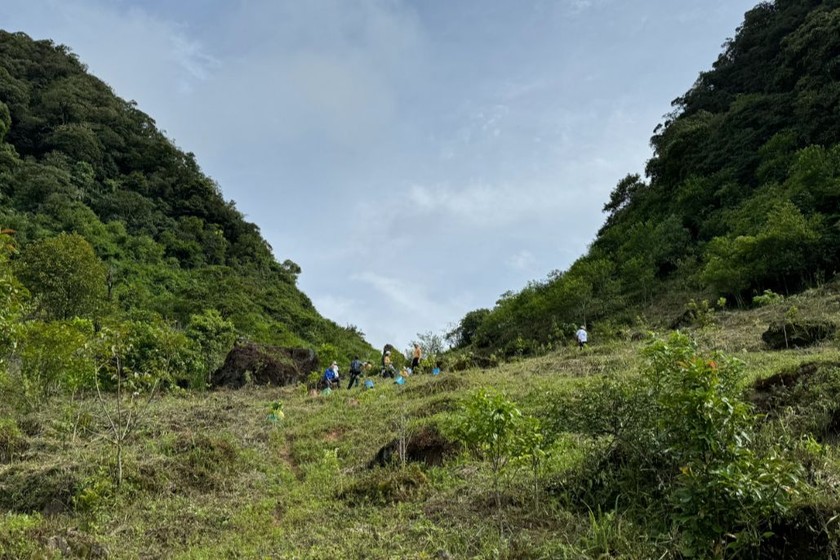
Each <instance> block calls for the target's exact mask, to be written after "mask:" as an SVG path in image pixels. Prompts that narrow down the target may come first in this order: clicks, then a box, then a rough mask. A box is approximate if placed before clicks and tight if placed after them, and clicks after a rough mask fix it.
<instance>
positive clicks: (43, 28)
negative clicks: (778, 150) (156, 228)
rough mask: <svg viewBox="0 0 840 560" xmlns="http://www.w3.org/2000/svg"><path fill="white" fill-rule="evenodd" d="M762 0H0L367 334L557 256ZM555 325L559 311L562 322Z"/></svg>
mask: <svg viewBox="0 0 840 560" xmlns="http://www.w3.org/2000/svg"><path fill="white" fill-rule="evenodd" d="M755 3H757V0H749V1H744V0H178V1H177V2H173V1H171V0H0V28H3V29H5V30H7V31H23V32H24V33H26V34H28V35H29V36H31V37H32V38H34V39H52V40H53V41H55V42H56V43H59V44H64V45H67V46H68V47H70V49H71V50H72V51H73V52H74V53H76V54H77V55H78V57H79V58H80V59H81V61H82V62H84V63H85V64H86V65H87V66H88V68H89V71H90V72H91V73H92V74H94V75H96V76H98V77H99V78H100V79H102V80H104V81H105V82H106V83H108V84H109V85H110V86H111V87H112V88H113V90H114V92H115V93H116V94H117V95H119V96H120V97H122V98H124V99H128V100H134V101H136V102H137V104H138V107H139V108H140V109H141V110H142V111H144V112H146V113H147V114H149V115H150V116H151V117H152V118H153V119H154V120H155V121H156V123H157V125H158V127H159V128H160V129H161V130H163V131H164V132H165V133H166V135H167V136H168V137H169V138H170V139H171V140H172V141H173V142H174V143H175V144H176V145H177V146H178V147H179V148H181V149H183V150H184V151H187V152H192V153H194V154H195V155H196V159H197V161H198V163H199V165H200V166H201V168H202V170H203V171H204V172H205V173H206V174H207V175H209V176H210V177H212V178H213V179H215V180H216V181H217V182H218V183H219V185H220V186H221V189H222V192H223V194H224V196H225V198H226V199H228V200H231V199H232V200H234V201H235V202H236V206H237V208H238V209H239V210H240V211H241V212H242V213H243V214H244V215H245V216H246V219H248V220H249V221H251V222H253V223H255V224H257V225H258V226H259V228H260V230H261V232H262V234H263V236H264V237H265V238H266V240H267V241H268V242H269V243H270V244H271V246H272V248H273V250H274V254H275V257H276V258H277V260H278V261H281V262H282V261H284V260H286V259H291V260H293V261H294V262H296V263H298V264H299V265H300V266H301V268H302V273H301V275H300V277H299V279H298V286H299V287H300V288H301V289H302V290H303V292H304V293H306V294H307V295H308V296H309V297H310V298H311V299H312V301H313V303H314V304H315V307H316V308H317V309H318V311H319V312H320V313H321V314H322V315H324V316H325V317H328V318H330V319H332V320H333V321H335V322H336V323H338V324H340V325H353V326H356V327H357V328H358V329H359V330H361V331H362V332H364V333H365V334H366V338H367V340H368V341H369V342H371V343H372V344H373V345H374V346H377V347H381V346H383V345H384V344H385V343H391V344H394V345H395V346H396V347H397V348H405V347H408V346H409V342H410V341H412V340H415V339H416V338H417V335H418V333H430V332H431V333H433V334H443V333H445V332H446V331H448V330H451V329H452V328H453V327H454V326H456V325H457V323H458V321H459V320H460V319H461V318H462V317H463V316H464V314H466V313H467V312H469V311H471V310H474V309H478V308H492V307H493V306H494V305H495V302H496V301H497V300H498V299H499V297H500V296H501V295H502V294H503V293H505V292H508V291H511V290H512V291H518V290H520V289H522V288H523V287H524V286H525V285H526V284H527V283H528V282H529V281H533V280H541V279H544V278H546V277H547V275H548V274H549V273H550V272H551V271H553V270H565V269H566V268H568V267H569V265H570V264H571V263H573V262H574V261H575V260H576V259H577V258H578V257H580V256H581V255H583V254H584V253H585V252H586V251H587V247H588V245H589V243H591V242H592V240H593V239H594V238H595V234H596V232H597V231H598V229H599V228H600V227H601V225H602V224H603V222H604V215H603V214H602V213H601V208H602V207H603V205H604V203H605V202H606V201H607V200H608V199H609V194H610V192H611V191H612V189H613V187H614V186H615V185H616V183H617V182H618V181H619V180H620V179H622V178H623V177H624V176H626V175H627V174H628V173H643V171H644V166H645V163H646V161H647V160H648V159H649V158H650V156H651V149H650V146H649V140H650V136H651V135H652V132H653V129H654V128H655V127H656V125H657V124H659V123H660V122H662V120H663V116H664V115H665V114H666V113H668V112H669V111H671V110H672V108H671V101H672V100H673V99H675V98H677V97H679V96H680V95H682V94H683V93H685V92H686V91H687V90H688V89H689V88H690V87H691V85H692V84H693V83H694V81H695V80H696V78H697V76H698V74H699V72H701V71H703V70H708V69H709V68H711V65H712V63H713V62H714V61H715V59H716V58H717V56H718V54H719V53H720V52H721V46H722V44H723V43H724V41H725V40H726V39H727V38H730V37H732V36H733V35H734V34H735V31H736V29H737V27H738V26H739V25H740V24H741V23H742V21H743V15H744V12H745V11H747V10H749V9H750V8H752V7H753V5H754V4H755ZM570 320H574V319H573V318H570Z"/></svg>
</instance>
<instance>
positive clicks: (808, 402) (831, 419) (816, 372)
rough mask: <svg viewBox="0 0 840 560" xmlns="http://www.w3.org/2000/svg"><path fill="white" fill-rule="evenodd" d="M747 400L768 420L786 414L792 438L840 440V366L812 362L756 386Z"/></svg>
mask: <svg viewBox="0 0 840 560" xmlns="http://www.w3.org/2000/svg"><path fill="white" fill-rule="evenodd" d="M747 398H748V399H749V400H750V402H752V403H753V405H755V408H756V410H758V412H760V413H762V414H764V415H765V418H766V420H767V421H774V420H775V419H776V418H779V417H781V416H782V415H784V418H785V426H786V430H787V431H788V433H789V434H791V436H793V437H796V436H801V435H806V434H807V435H810V436H812V437H815V438H817V440H818V441H824V442H836V441H837V439H838V437H840V363H838V362H808V363H804V364H802V365H800V366H798V367H796V368H789V369H785V370H782V371H780V372H779V373H776V374H775V375H772V376H770V377H768V378H766V379H761V380H758V381H756V382H755V383H754V384H753V387H752V388H751V389H750V390H749V391H748V392H747Z"/></svg>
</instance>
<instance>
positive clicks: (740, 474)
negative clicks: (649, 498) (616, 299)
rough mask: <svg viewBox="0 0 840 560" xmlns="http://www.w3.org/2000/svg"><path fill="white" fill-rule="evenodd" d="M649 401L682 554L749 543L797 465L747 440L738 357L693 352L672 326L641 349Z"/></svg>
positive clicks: (784, 500)
mask: <svg viewBox="0 0 840 560" xmlns="http://www.w3.org/2000/svg"><path fill="white" fill-rule="evenodd" d="M646 355H647V357H648V359H649V360H650V364H651V367H650V369H649V370H648V373H647V376H646V379H647V382H648V384H649V385H650V387H651V388H652V389H653V394H654V395H655V398H656V402H657V405H658V406H657V408H658V411H657V424H656V428H657V437H656V440H657V441H658V444H659V445H658V449H656V451H657V452H658V453H659V454H661V455H662V456H663V457H665V458H666V459H667V460H668V462H669V463H670V464H671V465H673V468H676V469H678V474H677V475H676V477H675V479H674V481H673V483H672V486H671V490H670V501H671V504H672V507H673V517H672V519H673V522H674V524H675V526H676V528H677V529H678V530H679V531H680V532H681V534H682V541H683V542H682V551H683V554H685V555H686V556H689V557H694V556H699V557H709V556H714V557H720V556H722V554H723V551H724V550H725V549H727V548H728V549H737V548H742V547H745V546H753V545H755V544H757V543H758V542H759V541H760V540H761V538H762V535H761V534H760V532H759V527H760V524H761V523H762V521H763V520H764V519H766V518H768V517H770V516H780V515H782V514H784V512H785V511H786V510H787V508H788V507H789V505H790V503H791V498H792V497H793V496H795V495H797V493H798V487H799V486H800V482H799V477H800V476H801V472H800V471H801V469H800V468H798V467H794V466H793V465H791V464H790V463H789V462H788V461H786V460H784V459H783V458H782V457H781V456H780V455H779V454H778V453H776V452H775V450H772V449H771V450H770V451H769V452H768V454H767V455H766V456H765V457H759V456H757V454H756V453H755V452H754V451H753V450H752V449H751V448H750V447H749V445H750V443H751V442H752V440H753V434H752V427H753V425H754V424H755V420H756V419H755V416H754V414H753V413H752V411H751V409H750V407H749V406H748V405H747V404H746V403H744V402H743V401H741V400H740V398H739V392H740V382H741V378H742V364H741V362H739V361H737V360H734V359H731V358H727V357H725V356H723V355H717V356H715V357H714V358H712V359H708V358H704V357H701V356H698V355H697V353H696V349H695V348H694V346H693V344H692V343H691V341H690V340H689V339H688V338H687V337H686V336H685V335H681V334H679V333H676V334H674V335H672V336H671V337H670V338H669V339H668V340H667V341H656V342H654V343H653V344H652V345H651V346H650V347H649V348H648V349H647V351H646Z"/></svg>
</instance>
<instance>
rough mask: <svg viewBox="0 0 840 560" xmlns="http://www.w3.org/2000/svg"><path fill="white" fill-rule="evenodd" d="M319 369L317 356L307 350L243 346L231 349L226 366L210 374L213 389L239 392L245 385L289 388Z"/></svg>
mask: <svg viewBox="0 0 840 560" xmlns="http://www.w3.org/2000/svg"><path fill="white" fill-rule="evenodd" d="M317 369H318V357H317V356H316V355H315V352H314V351H313V350H311V349H308V348H282V347H279V346H266V345H262V344H254V343H250V342H249V343H244V344H238V345H236V346H234V348H233V350H231V351H230V352H229V353H228V355H227V357H226V358H225V363H224V364H222V367H220V368H219V369H218V370H216V371H215V372H213V375H212V376H211V378H210V383H211V385H212V386H213V387H231V388H234V389H239V388H240V387H242V386H243V385H245V384H246V383H249V382H250V383H254V384H256V385H276V386H284V385H292V384H295V383H298V382H300V381H304V380H306V377H307V376H308V375H309V372H311V371H316V370H317Z"/></svg>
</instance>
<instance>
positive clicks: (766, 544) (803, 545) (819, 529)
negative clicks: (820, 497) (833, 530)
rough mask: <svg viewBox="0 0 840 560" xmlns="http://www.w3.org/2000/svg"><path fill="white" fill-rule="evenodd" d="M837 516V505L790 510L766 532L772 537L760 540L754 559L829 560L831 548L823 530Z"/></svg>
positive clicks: (811, 506)
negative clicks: (770, 533) (811, 559)
mask: <svg viewBox="0 0 840 560" xmlns="http://www.w3.org/2000/svg"><path fill="white" fill-rule="evenodd" d="M836 514H837V504H834V505H832V506H831V507H826V506H824V505H813V504H809V505H805V506H802V507H799V508H797V509H794V510H792V511H791V512H789V514H788V515H787V516H786V517H785V518H784V519H781V520H777V521H775V522H774V523H773V524H772V525H769V526H768V527H767V528H766V529H767V530H769V531H771V532H772V533H773V534H772V535H771V536H770V537H768V538H766V539H764V540H762V542H761V548H760V550H759V551H758V552H759V555H758V558H760V559H762V560H800V559H802V558H830V557H831V553H832V546H831V542H830V539H829V536H828V535H827V534H826V529H825V528H826V527H827V526H828V525H829V523H830V520H831V519H833V518H834V517H835V516H836Z"/></svg>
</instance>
